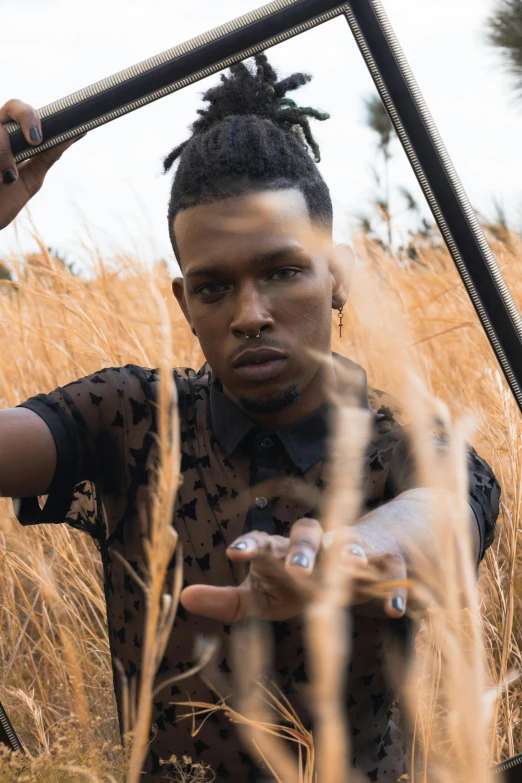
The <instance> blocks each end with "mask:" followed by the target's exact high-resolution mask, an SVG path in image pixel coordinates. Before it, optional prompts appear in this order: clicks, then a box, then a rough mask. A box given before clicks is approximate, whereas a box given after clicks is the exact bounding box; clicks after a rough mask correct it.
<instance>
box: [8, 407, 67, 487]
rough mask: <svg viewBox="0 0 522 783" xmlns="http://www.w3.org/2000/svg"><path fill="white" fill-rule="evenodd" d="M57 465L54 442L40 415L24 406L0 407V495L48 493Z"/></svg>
mask: <svg viewBox="0 0 522 783" xmlns="http://www.w3.org/2000/svg"><path fill="white" fill-rule="evenodd" d="M55 469H56V446H55V442H54V438H53V436H52V434H51V431H50V429H49V427H48V426H47V424H46V423H45V422H44V421H43V419H41V418H40V416H38V414H36V413H34V411H31V410H28V409H26V408H7V409H5V410H0V496H2V497H16V498H22V497H35V496H37V495H45V494H47V490H48V489H49V486H50V484H51V481H52V478H53V476H54V471H55Z"/></svg>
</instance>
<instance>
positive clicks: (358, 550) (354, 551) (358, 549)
mask: <svg viewBox="0 0 522 783" xmlns="http://www.w3.org/2000/svg"><path fill="white" fill-rule="evenodd" d="M348 552H349V553H350V554H351V555H355V557H362V558H365V557H366V552H365V551H364V549H363V548H362V546H359V544H352V546H350V547H349V548H348Z"/></svg>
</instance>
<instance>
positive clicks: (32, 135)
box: [0, 99, 42, 145]
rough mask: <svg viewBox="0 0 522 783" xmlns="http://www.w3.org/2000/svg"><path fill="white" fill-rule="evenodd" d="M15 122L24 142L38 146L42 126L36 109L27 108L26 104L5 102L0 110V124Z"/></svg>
mask: <svg viewBox="0 0 522 783" xmlns="http://www.w3.org/2000/svg"><path fill="white" fill-rule="evenodd" d="M11 121H12V122H17V123H18V124H19V125H20V127H21V129H22V133H23V134H24V137H25V139H26V141H28V142H29V144H33V145H36V144H40V142H41V141H42V124H41V122H40V117H39V116H38V112H37V111H36V109H33V107H32V106H29V104H28V103H24V102H23V101H19V100H17V99H13V100H11V101H7V103H5V104H4V105H3V106H2V107H1V108H0V122H2V123H5V122H11Z"/></svg>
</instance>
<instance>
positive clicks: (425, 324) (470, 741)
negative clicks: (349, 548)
mask: <svg viewBox="0 0 522 783" xmlns="http://www.w3.org/2000/svg"><path fill="white" fill-rule="evenodd" d="M493 245H494V248H493V249H494V251H495V253H496V256H497V259H498V261H499V264H500V266H501V268H502V271H503V273H504V276H505V278H506V279H507V282H508V284H509V285H510V288H511V291H512V293H513V296H514V298H515V300H516V301H520V300H522V273H521V272H520V271H519V269H518V268H517V259H518V258H520V255H521V250H522V248H521V243H520V240H519V239H518V238H517V237H513V236H511V237H510V241H509V243H504V242H499V241H495V240H494V238H493ZM41 250H42V252H41V254H39V255H38V256H33V257H32V258H31V259H29V260H28V259H24V258H18V259H17V258H13V259H11V260H10V262H9V263H10V266H11V268H12V271H13V281H11V282H10V281H0V356H1V360H0V404H1V405H2V406H3V407H6V406H13V405H16V404H17V403H18V402H20V401H21V400H23V399H26V398H27V397H29V396H30V395H32V394H35V393H37V392H40V391H46V390H50V389H53V388H54V387H56V386H57V385H60V384H64V383H66V382H68V381H70V380H72V379H74V378H77V377H81V376H83V375H86V374H88V373H90V372H93V371H95V370H97V369H100V368H101V367H104V366H119V365H123V364H126V363H128V362H134V363H136V364H140V365H143V366H148V367H161V368H162V369H163V370H166V369H167V368H170V367H172V366H178V365H188V366H192V367H199V366H200V364H201V363H202V357H201V354H200V351H199V347H198V344H197V341H196V339H195V338H194V337H193V336H192V334H191V332H190V330H189V328H188V325H187V324H186V323H185V322H184V320H183V317H182V315H181V313H180V312H179V311H178V308H177V306H176V305H175V303H174V301H173V299H172V294H171V292H170V277H169V275H168V272H167V269H166V266H165V264H163V263H159V264H156V265H155V266H153V267H145V266H142V265H139V264H138V263H137V262H136V260H135V259H133V258H130V257H126V256H124V255H122V256H120V257H117V258H114V259H112V260H111V261H105V260H104V259H103V258H101V257H100V254H99V253H97V252H96V250H93V252H92V259H93V271H94V275H93V278H92V279H89V280H86V279H82V278H79V277H77V276H75V275H73V274H71V272H70V270H69V269H68V268H67V267H65V266H64V265H63V264H61V263H59V262H56V261H54V260H53V258H52V257H51V256H50V255H49V253H48V252H47V251H46V249H45V247H44V246H43V244H41ZM356 250H357V264H356V270H355V273H354V276H353V290H352V293H351V296H350V299H349V302H348V305H347V306H346V307H345V329H343V339H342V341H340V340H339V337H338V333H337V332H336V330H335V329H334V349H335V350H338V351H339V352H340V353H342V354H344V355H347V356H349V357H350V358H352V359H354V360H355V361H356V362H357V363H359V364H361V365H362V366H364V367H365V368H366V370H367V372H368V379H369V382H370V384H371V385H372V386H374V387H377V388H380V389H384V390H386V391H388V392H390V393H392V394H394V395H395V396H396V397H397V398H399V399H401V400H402V401H403V402H404V408H405V409H404V418H405V420H407V421H409V422H410V423H411V426H412V428H413V432H414V442H415V445H416V459H417V465H418V468H419V471H420V475H421V476H422V477H423V478H424V479H425V480H426V483H427V484H428V485H429V486H431V487H432V488H433V496H434V497H435V498H436V502H434V504H433V525H434V529H435V544H434V546H433V548H432V549H431V550H430V551H429V552H426V551H417V552H412V553H411V558H412V566H413V571H414V574H418V575H421V576H422V579H418V580H416V581H415V584H414V587H413V591H412V593H410V598H409V602H410V607H411V609H412V611H413V612H414V613H415V614H416V616H418V618H419V622H421V626H422V627H421V631H420V634H419V638H418V643H417V657H416V660H415V661H411V663H410V666H409V667H408V670H407V672H406V673H405V676H406V682H405V683H403V685H402V691H403V694H404V696H403V698H402V702H401V708H402V711H403V716H404V718H405V719H406V722H407V723H408V725H409V726H410V728H411V731H412V734H413V739H414V760H415V776H414V780H415V781H416V783H420V781H425V780H429V781H430V783H431V781H436V782H437V783H439V781H440V782H441V783H442V782H444V783H445V781H450V780H451V781H454V780H459V781H469V783H472V782H473V783H476V782H480V781H485V780H486V779H487V770H488V767H489V764H490V763H491V762H493V761H496V760H499V759H500V758H504V757H506V756H508V755H512V754H513V753H515V752H516V751H517V750H520V749H521V748H522V731H521V714H520V708H521V704H522V684H521V683H520V681H519V680H518V679H516V677H514V676H512V673H513V672H516V671H518V670H519V669H520V666H521V635H520V621H519V620H518V618H519V617H520V616H521V613H520V610H521V608H522V607H521V589H520V584H521V577H522V558H521V555H520V553H519V551H518V548H517V541H518V526H519V519H520V488H521V481H520V475H521V472H520V423H519V418H520V417H519V413H518V410H517V409H516V405H515V403H514V402H513V400H512V399H511V396H510V392H509V390H508V389H507V387H506V385H505V383H504V381H503V379H502V377H501V375H500V372H499V370H498V368H497V366H496V361H495V358H494V356H493V354H492V352H491V351H490V349H489V346H488V344H487V340H486V337H485V335H484V334H483V332H482V329H481V327H480V324H479V323H478V320H477V319H476V317H475V315H474V313H473V310H472V307H471V305H470V303H469V301H468V299H467V295H466V293H465V292H464V290H463V288H462V286H461V284H460V281H459V279H458V276H457V273H456V271H455V269H454V266H453V262H452V261H451V259H450V258H449V257H448V255H447V254H446V252H445V250H444V249H443V248H442V247H440V246H438V245H433V246H430V245H429V244H428V245H426V243H424V244H423V245H422V246H421V245H419V246H418V247H416V260H415V261H411V262H406V263H405V262H404V261H402V262H401V263H398V260H397V258H395V257H393V256H390V255H388V254H387V253H385V252H384V251H383V250H382V249H381V248H380V247H379V246H378V245H376V244H375V243H373V242H371V241H368V240H365V239H359V240H358V241H357V243H356ZM144 292H146V294H144ZM335 315H336V314H335V313H334V316H335ZM334 323H335V318H334ZM162 376H163V378H164V385H163V387H162V388H163V392H162V399H161V404H160V420H161V422H162V427H161V432H162V440H161V443H162V449H163V451H162V453H163V458H164V459H163V461H162V471H161V472H160V474H159V475H158V484H157V486H158V493H157V502H156V504H155V507H154V508H153V509H151V511H150V514H149V517H148V519H147V520H146V524H147V529H148V531H149V541H150V558H149V575H148V576H149V580H148V583H147V590H148V591H149V592H148V595H149V599H148V603H149V607H150V611H149V615H148V637H147V638H148V642H147V644H148V649H149V650H150V655H149V656H148V666H147V667H146V668H147V672H148V674H147V675H146V676H145V677H144V678H143V680H142V684H141V687H140V692H139V693H136V692H135V690H134V691H133V690H132V687H129V691H128V698H127V703H128V705H129V706H128V710H127V718H126V730H127V736H128V744H127V746H126V749H125V751H122V750H121V748H120V747H119V743H118V727H117V719H116V709H115V704H114V697H113V692H112V673H111V667H110V655H109V647H108V640H107V635H106V626H105V614H104V611H105V610H104V597H103V587H102V573H101V567H100V562H99V556H98V553H97V551H96V549H95V547H94V545H93V544H92V542H91V541H90V540H89V539H87V537H85V536H83V535H81V534H80V533H77V532H76V531H73V530H70V529H68V528H67V527H65V526H57V527H54V526H42V527H40V528H21V527H20V525H19V524H18V523H17V522H16V520H15V519H14V517H13V514H12V510H11V504H10V501H1V505H0V556H1V562H2V567H1V569H0V590H1V594H2V596H3V600H2V607H1V614H0V666H1V667H2V670H1V682H2V691H1V693H0V698H1V700H2V702H3V703H4V705H5V706H6V708H7V710H8V712H9V715H10V717H11V719H12V721H13V723H14V725H15V727H16V729H17V731H18V732H19V734H20V738H21V740H22V741H23V743H24V745H25V747H26V748H27V749H28V751H29V754H28V757H27V758H25V759H21V758H13V759H9V758H8V757H7V756H4V755H2V756H0V772H1V778H2V781H6V783H10V781H15V780H20V779H21V777H22V775H23V776H24V778H23V779H24V780H27V781H32V780H34V781H40V780H45V781H51V782H53V781H56V782H57V783H58V782H60V783H61V781H74V780H85V779H87V780H93V781H95V780H98V781H100V780H102V781H110V780H118V781H120V780H123V779H124V778H125V779H126V780H127V781H129V783H131V781H135V780H139V777H137V774H138V773H137V770H138V768H139V765H140V763H141V762H140V758H141V757H142V754H143V749H144V741H145V740H144V738H145V737H146V731H145V729H146V724H147V720H148V718H147V707H146V704H147V700H148V703H149V704H150V698H151V691H152V675H153V672H154V671H155V667H156V662H157V661H158V660H160V659H161V654H160V651H161V648H162V644H163V643H164V640H165V635H166V634H167V633H168V627H169V623H171V621H172V617H173V612H174V610H175V605H176V601H177V597H178V594H179V593H178V592H174V594H173V595H171V596H170V597H169V598H165V597H162V583H163V580H162V577H161V574H162V568H165V567H166V566H165V562H166V563H167V564H168V562H169V560H170V557H171V556H172V553H173V551H174V547H175V543H176V542H175V537H174V536H173V535H172V532H171V528H170V525H169V524H168V521H169V514H168V513H167V512H166V511H165V510H166V509H169V508H171V504H172V498H173V493H174V492H175V489H176V487H177V481H178V473H177V471H178V466H177V459H176V458H175V456H174V455H175V454H176V453H177V449H176V442H177V441H176V439H177V434H176V433H177V431H176V427H175V426H173V425H174V424H175V422H173V420H172V419H170V420H169V417H168V411H169V410H170V406H171V404H172V389H171V388H170V385H169V384H168V382H167V380H166V379H167V376H168V373H165V372H163V373H162ZM338 402H339V409H338V416H339V426H338V427H337V428H336V438H337V442H336V444H335V446H334V451H335V452H337V453H338V454H339V459H340V462H339V463H338V465H341V464H344V465H346V464H347V463H349V464H352V465H356V464H357V462H358V461H360V454H361V453H362V449H363V444H364V433H365V432H366V431H367V426H368V425H367V422H366V423H365V419H364V414H363V413H362V412H361V411H360V410H357V409H355V408H354V407H353V405H352V402H351V400H350V399H346V398H342V397H340V398H339V399H338ZM450 410H451V419H452V421H453V422H454V423H453V424H452V423H451V421H450V413H449V411H450ZM467 411H473V413H474V416H475V424H474V426H475V427H476V432H475V436H474V438H473V444H474V445H475V447H476V448H477V450H478V451H479V453H480V454H481V456H483V457H484V458H485V459H487V460H488V462H489V463H490V464H491V465H492V467H493V469H494V470H495V473H496V475H497V477H498V478H499V481H500V482H501V485H502V489H503V496H502V508H501V515H500V518H499V522H498V527H497V538H496V541H495V543H494V545H493V547H492V548H491V549H490V550H489V552H488V554H487V556H486V562H485V564H484V565H483V566H482V568H481V578H480V582H479V589H478V590H477V589H476V582H475V574H474V569H473V565H472V563H471V560H470V557H469V552H468V548H469V544H468V533H467V525H468V516H467V510H466V502H465V494H466V488H465V485H466V468H465V463H464V457H463V454H464V450H463V446H464V442H465V440H466V439H468V438H469V437H470V429H471V427H470V423H469V419H468V418H467ZM434 413H436V414H437V415H438V417H439V418H440V419H442V421H443V422H444V424H445V425H446V426H447V429H448V431H449V433H450V438H449V447H448V449H447V451H446V452H444V454H441V453H439V452H437V451H436V450H435V448H434V446H433V443H432V441H431V440H430V439H429V438H426V428H427V422H428V420H429V417H430V416H431V415H433V414H434ZM357 430H358V431H359V432H360V435H359V436H358V437H354V433H355V432H356V431H357ZM168 444H170V446H171V447H169V445H168ZM358 455H359V456H358ZM331 479H332V490H331V493H330V495H329V497H328V507H327V509H326V511H325V518H324V520H323V521H324V524H325V525H326V527H328V529H329V530H331V531H333V529H334V528H335V527H336V526H338V525H345V524H346V525H349V524H353V522H354V521H355V520H356V519H357V516H358V514H359V513H360V510H359V502H360V498H359V486H358V476H357V472H356V471H355V470H354V471H350V472H349V473H347V472H346V471H344V472H343V473H341V472H339V471H338V473H337V474H336V468H335V465H334V468H333V473H332V477H331ZM448 489H449V490H450V491H451V494H448V492H447V490H448ZM167 553H169V557H168V559H167V560H166V561H165V558H166V555H167ZM178 556H179V555H178ZM340 580H341V581H342V587H343V589H346V590H349V589H350V586H349V584H347V583H346V578H345V577H343V576H342V575H341V574H340V573H339V571H338V569H337V568H336V561H335V558H334V557H333V556H332V558H330V557H329V556H327V557H326V558H325V568H324V569H323V570H322V572H321V577H320V582H319V589H318V590H317V594H316V595H317V597H316V600H315V601H314V602H313V603H312V604H311V605H310V606H309V608H308V610H307V612H306V621H307V629H308V638H309V646H310V649H311V650H312V652H313V655H312V660H311V662H310V666H311V670H312V673H313V686H312V687H313V693H314V711H315V717H316V720H317V728H316V732H315V735H314V737H313V738H312V737H311V736H310V734H309V733H308V732H306V730H305V729H304V727H302V726H301V725H300V724H299V721H298V719H297V717H296V716H295V715H293V714H292V712H291V710H290V708H289V705H287V704H286V703H285V700H284V697H283V696H282V695H281V694H277V693H275V692H274V691H273V689H272V688H271V687H270V682H269V679H267V676H268V677H269V671H270V659H271V654H272V653H271V651H270V650H266V649H265V644H266V640H264V639H263V638H259V635H257V636H256V633H255V628H253V629H251V630H250V632H249V633H247V632H246V631H245V633H243V635H241V633H242V632H241V631H240V633H239V635H238V645H240V646H241V645H243V649H244V645H248V649H249V650H250V654H249V656H248V658H249V662H250V667H249V671H248V672H246V673H244V675H243V681H242V682H237V683H236V691H237V694H236V701H235V702H234V704H233V705H232V706H231V705H230V704H229V703H228V702H224V703H223V704H222V705H221V708H223V709H225V710H226V711H228V714H229V716H230V717H231V719H232V720H234V721H235V722H237V723H238V724H239V726H240V730H241V731H242V732H243V736H244V738H245V742H246V743H247V744H248V743H251V747H250V750H251V751H252V752H253V753H257V755H258V756H261V757H262V758H264V759H265V761H266V763H267V764H268V765H269V766H270V767H271V768H272V770H273V774H274V779H276V780H277V779H278V780H281V781H284V783H290V781H291V780H296V781H302V782H303V783H341V781H342V783H346V781H347V780H352V781H353V782H354V783H356V782H357V780H358V779H357V777H356V773H353V774H351V773H349V771H347V768H346V767H347V761H346V760H347V759H349V749H348V748H347V747H346V746H345V737H346V736H347V734H349V732H347V731H346V730H345V726H344V720H345V719H344V715H343V705H342V703H341V702H340V694H341V688H340V687H339V680H342V671H343V670H344V668H345V665H346V663H345V662H346V660H347V659H348V658H349V655H350V649H349V648H348V642H347V639H348V638H349V635H347V634H344V633H342V630H343V628H344V625H343V623H342V622H340V612H341V609H340V607H339V602H338V600H337V599H336V596H337V595H338V593H339V587H340V584H341V581H340ZM343 580H344V581H343ZM176 590H177V591H179V582H178V585H177V588H176ZM249 634H253V636H251V635H249ZM238 654H239V653H238ZM158 655H159V656H160V657H159V659H158V657H157V656H158ZM242 660H245V654H244V652H243V653H242ZM390 666H391V668H392V674H393V669H394V667H397V669H398V668H400V666H399V662H398V661H397V660H394V659H393V657H391V658H390ZM261 674H264V679H263V678H261V679H259V675H261ZM202 676H207V677H208V678H209V680H211V681H212V678H213V669H212V663H209V664H208V666H207V668H205V670H204V671H203V674H202ZM401 676H403V675H402V674H401ZM256 679H257V680H258V682H259V685H258V687H252V681H253V680H256ZM138 704H139V709H138ZM196 708H197V709H200V710H205V709H216V705H199V706H198V705H193V707H192V709H196ZM190 709H191V708H190V707H187V710H188V711H190ZM136 716H142V718H141V722H140V720H139V717H138V723H136ZM281 717H282V718H284V720H285V724H284V726H282V725H281V724H280V718H281ZM292 722H293V724H294V725H293V726H291V724H292ZM289 726H290V728H289ZM288 741H290V742H293V743H297V744H298V746H299V748H300V754H299V758H300V763H299V768H297V767H295V761H294V759H293V757H292V756H290V755H289V753H288V751H287V750H286V743H287V742H288ZM256 749H257V750H256ZM129 765H130V766H129ZM292 765H293V766H292ZM189 767H190V765H189V766H187V765H184V767H183V768H184V769H185V773H186V774H185V773H183V774H185V779H186V780H187V781H190V780H192V781H196V780H204V779H205V778H204V775H205V770H201V769H200V768H196V766H194V767H193V768H192V769H189ZM181 774H182V773H181V772H180V775H181ZM349 776H350V777H349ZM182 779H183V778H182V777H180V780H182Z"/></svg>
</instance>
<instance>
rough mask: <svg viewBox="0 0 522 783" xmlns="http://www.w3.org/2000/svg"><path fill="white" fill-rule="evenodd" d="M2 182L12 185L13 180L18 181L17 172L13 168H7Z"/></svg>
mask: <svg viewBox="0 0 522 783" xmlns="http://www.w3.org/2000/svg"><path fill="white" fill-rule="evenodd" d="M2 182H3V183H4V185H11V183H12V182H16V174H15V173H14V171H13V169H7V171H4V175H3V177H2Z"/></svg>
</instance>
